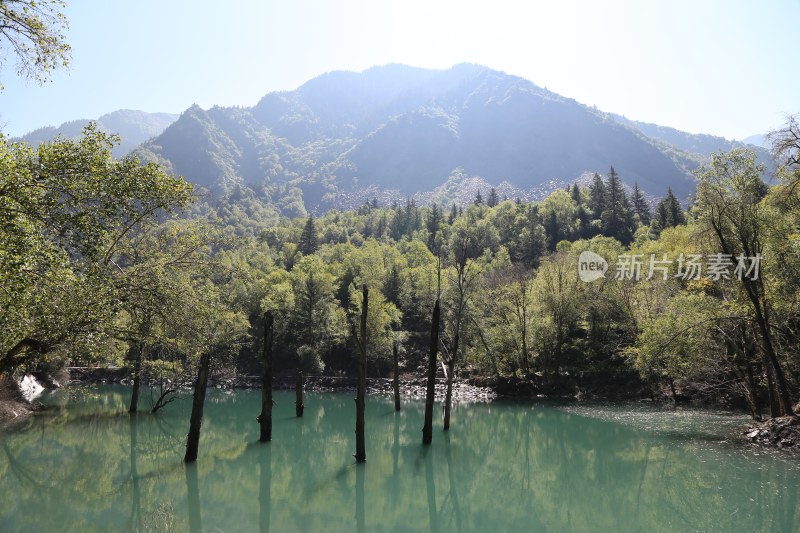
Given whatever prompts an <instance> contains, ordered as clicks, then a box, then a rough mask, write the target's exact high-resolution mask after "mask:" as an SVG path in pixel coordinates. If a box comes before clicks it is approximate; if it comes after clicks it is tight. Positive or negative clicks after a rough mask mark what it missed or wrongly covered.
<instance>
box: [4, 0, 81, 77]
mask: <svg viewBox="0 0 800 533" xmlns="http://www.w3.org/2000/svg"><path fill="white" fill-rule="evenodd" d="M65 7H66V3H65V2H63V1H61V0H3V1H2V2H0V69H2V67H3V66H4V64H5V62H6V61H7V60H8V57H9V56H11V55H14V56H15V57H16V67H17V74H18V75H20V76H22V77H23V78H27V79H30V80H33V81H35V82H37V83H39V84H43V83H45V82H46V81H48V80H49V79H50V73H51V72H52V71H53V70H55V69H57V68H66V67H68V66H69V59H70V55H71V52H72V49H71V47H70V45H69V44H67V42H66V40H65V37H64V33H63V32H64V31H65V30H66V29H67V28H68V27H69V22H68V21H67V19H66V17H65V16H64V14H63V13H62V10H63V9H64V8H65ZM2 89H3V85H2V84H1V83H0V90H2Z"/></svg>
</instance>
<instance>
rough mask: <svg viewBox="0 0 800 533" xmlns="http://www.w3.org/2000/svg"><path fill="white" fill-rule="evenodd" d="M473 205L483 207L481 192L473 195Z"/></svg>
mask: <svg viewBox="0 0 800 533" xmlns="http://www.w3.org/2000/svg"><path fill="white" fill-rule="evenodd" d="M474 203H475V205H483V195H482V194H481V191H478V194H476V195H475V202H474Z"/></svg>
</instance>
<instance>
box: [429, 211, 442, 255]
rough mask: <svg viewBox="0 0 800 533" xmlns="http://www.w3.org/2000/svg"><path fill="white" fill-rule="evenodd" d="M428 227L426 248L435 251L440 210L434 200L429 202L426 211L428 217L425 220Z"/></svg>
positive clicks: (439, 224)
mask: <svg viewBox="0 0 800 533" xmlns="http://www.w3.org/2000/svg"><path fill="white" fill-rule="evenodd" d="M426 226H427V229H428V249H430V250H431V251H432V252H435V251H436V237H437V236H438V234H439V229H440V228H441V226H442V210H441V208H440V207H439V204H437V203H436V202H434V203H432V204H431V208H430V211H428V219H427V222H426Z"/></svg>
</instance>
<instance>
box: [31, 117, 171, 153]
mask: <svg viewBox="0 0 800 533" xmlns="http://www.w3.org/2000/svg"><path fill="white" fill-rule="evenodd" d="M178 116H179V115H176V114H172V113H146V112H144V111H136V110H132V109H120V110H118V111H114V112H112V113H107V114H105V115H103V116H101V117H100V118H98V119H95V122H97V125H98V126H99V127H100V128H101V129H102V130H104V131H107V132H111V133H118V134H119V135H120V138H121V142H120V144H119V145H118V146H116V147H115V148H114V155H115V156H116V157H122V156H124V155H126V154H127V153H128V152H130V151H131V150H133V149H134V148H136V147H137V146H139V145H140V144H142V143H143V142H145V141H147V140H148V139H151V138H153V137H155V136H156V135H159V134H160V133H161V132H163V131H164V130H165V129H166V127H167V126H169V125H170V124H172V123H173V122H175V120H177V119H178ZM88 122H89V119H79V120H71V121H69V122H65V123H63V124H61V125H60V126H58V127H53V126H46V127H44V128H39V129H36V130H34V131H32V132H30V133H27V134H25V135H23V136H22V137H21V138H20V140H23V141H26V142H29V143H31V144H32V145H34V146H38V145H39V143H42V142H47V141H50V140H52V139H53V138H55V137H56V136H58V135H61V136H63V137H67V138H75V137H79V136H80V134H81V132H82V131H83V128H84V127H85V126H86V124H87V123H88Z"/></svg>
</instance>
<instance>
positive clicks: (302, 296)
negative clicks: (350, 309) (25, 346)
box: [287, 255, 344, 417]
mask: <svg viewBox="0 0 800 533" xmlns="http://www.w3.org/2000/svg"><path fill="white" fill-rule="evenodd" d="M291 280H292V293H293V300H294V306H293V308H292V309H291V310H290V329H289V330H288V335H287V337H288V339H287V340H288V341H289V342H290V344H291V345H292V346H293V347H294V351H295V362H296V365H297V366H296V368H297V381H296V384H295V392H296V402H295V413H296V415H297V416H298V417H301V416H303V408H304V405H303V374H304V373H305V372H309V371H310V372H319V371H321V370H322V368H323V367H324V363H323V362H322V355H323V354H324V353H325V352H326V351H327V350H328V349H329V348H331V347H332V346H333V345H334V344H337V343H338V342H339V341H340V340H341V337H342V334H343V326H344V324H343V311H342V309H341V308H340V307H339V306H337V305H336V299H335V296H334V295H335V281H336V277H335V276H334V275H333V274H332V273H331V272H330V271H329V269H328V267H327V265H325V263H323V261H322V259H321V258H320V257H319V256H317V255H309V256H306V257H303V258H302V259H301V260H300V261H298V262H297V264H296V265H295V266H294V268H293V269H292V272H291Z"/></svg>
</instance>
